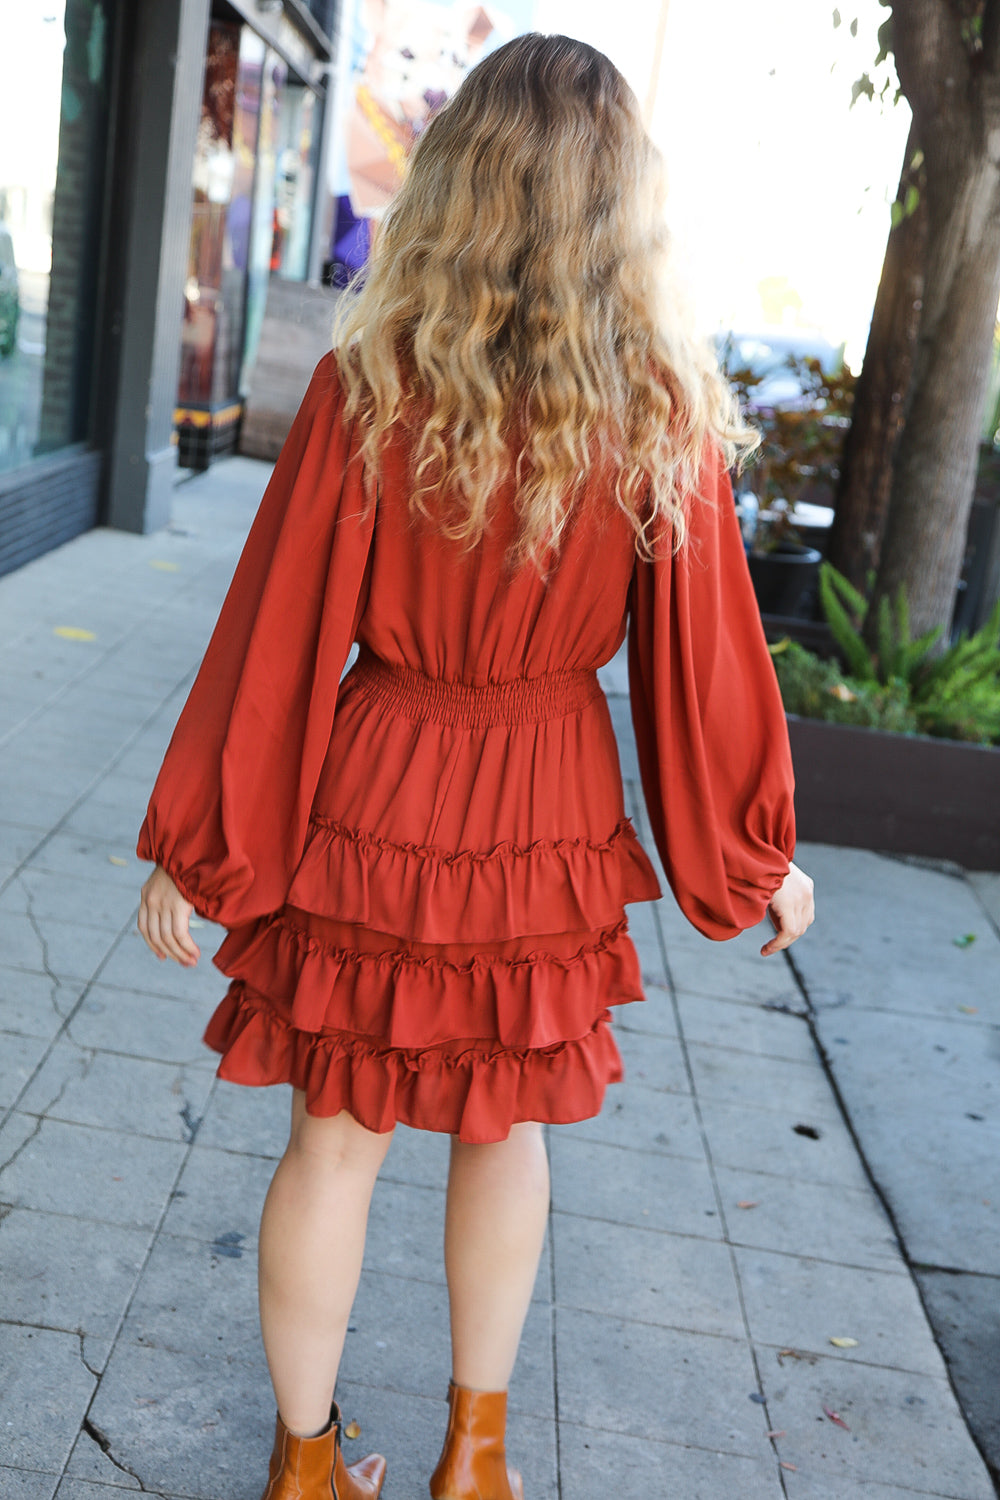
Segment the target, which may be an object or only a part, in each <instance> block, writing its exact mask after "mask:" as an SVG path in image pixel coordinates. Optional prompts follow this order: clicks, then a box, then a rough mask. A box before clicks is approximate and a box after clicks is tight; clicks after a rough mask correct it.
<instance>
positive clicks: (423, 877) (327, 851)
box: [288, 816, 660, 943]
mask: <svg viewBox="0 0 1000 1500" xmlns="http://www.w3.org/2000/svg"><path fill="white" fill-rule="evenodd" d="M659 895H660V887H659V883H658V881H657V878H656V874H655V872H654V870H653V867H652V865H651V864H650V861H649V858H648V856H647V855H646V853H645V851H644V850H643V848H642V846H641V844H640V843H639V840H638V838H637V837H636V833H635V829H634V828H633V827H632V824H631V823H630V822H629V820H628V819H627V818H626V819H623V820H622V821H621V822H620V823H619V824H618V825H617V827H616V828H615V829H614V830H613V831H612V833H611V835H610V837H608V838H606V839H604V840H602V841H597V840H593V839H588V838H576V839H560V840H554V839H540V840H537V841H536V842H535V843H532V844H530V845H528V846H527V847H520V846H518V845H517V844H513V843H502V844H498V845H496V846H495V847H494V848H492V849H491V850H490V851H489V852H488V853H484V854H479V853H473V852H470V851H463V852H462V853H459V854H452V853H449V852H448V851H447V850H444V849H438V848H434V847H433V846H420V845H417V844H395V843H392V842H390V841H389V840H388V839H385V838H381V837H379V836H378V835H376V834H373V833H367V832H363V831H359V830H357V829H353V828H348V827H346V826H345V825H344V824H342V823H339V822H337V821H336V820H335V819H332V818H325V817H318V816H314V817H313V819H312V821H311V823H310V829H309V838H308V841H307V844H306V849H305V853H304V855H303V857H302V860H301V861H300V863H299V867H298V869H297V871H296V874H295V878H294V881H293V883H292V887H291V890H290V892H289V895H288V902H289V905H291V906H295V907H299V908H303V909H305V910H306V911H310V912H316V913H320V914H326V915H329V916H336V917H338V918H340V919H341V920H343V921H345V922H356V923H359V924H361V925H363V926H365V927H370V928H373V929H374V930H376V931H378V932H385V933H392V934H393V935H395V936H396V937H404V938H415V939H417V940H418V941H420V942H425V943H455V942H458V943H461V942H484V941H485V942H493V941H495V940H497V939H505V938H513V937H518V936H528V937H530V936H537V935H539V934H544V933H551V932H580V931H591V932H597V931H601V930H602V929H605V928H607V927H609V926H611V925H612V924H613V923H616V922H618V921H620V920H621V915H622V908H623V907H624V906H626V905H627V904H628V903H630V902H633V901H655V900H656V899H657V897H658V896H659Z"/></svg>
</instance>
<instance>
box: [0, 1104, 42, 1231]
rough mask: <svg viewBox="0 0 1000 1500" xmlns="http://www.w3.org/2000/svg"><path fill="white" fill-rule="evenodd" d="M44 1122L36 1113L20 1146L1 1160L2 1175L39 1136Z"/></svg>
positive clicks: (0, 1171)
mask: <svg viewBox="0 0 1000 1500" xmlns="http://www.w3.org/2000/svg"><path fill="white" fill-rule="evenodd" d="M44 1123H45V1122H44V1117H43V1116H42V1115H36V1116H35V1123H34V1125H33V1126H32V1127H31V1129H30V1131H29V1132H28V1134H27V1135H26V1136H25V1138H24V1140H23V1141H22V1142H21V1144H20V1145H19V1146H18V1147H16V1148H15V1150H14V1151H12V1152H11V1154H10V1156H8V1158H7V1160H6V1161H5V1162H0V1177H2V1176H3V1174H4V1172H6V1170H7V1168H8V1167H12V1166H13V1165H14V1163H15V1162H16V1161H17V1158H18V1157H19V1156H20V1154H21V1152H22V1151H23V1150H24V1149H25V1147H26V1146H30V1145H31V1143H32V1141H33V1140H34V1139H35V1137H36V1136H37V1134H38V1132H39V1131H40V1130H41V1128H42V1125H43V1124H44ZM10 1206H11V1207H12V1208H13V1206H14V1205H13V1204H11V1205H10Z"/></svg>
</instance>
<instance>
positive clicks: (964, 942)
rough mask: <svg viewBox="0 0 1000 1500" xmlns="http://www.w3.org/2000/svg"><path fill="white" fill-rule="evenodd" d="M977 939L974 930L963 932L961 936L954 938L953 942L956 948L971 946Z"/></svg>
mask: <svg viewBox="0 0 1000 1500" xmlns="http://www.w3.org/2000/svg"><path fill="white" fill-rule="evenodd" d="M975 941H976V934H975V933H974V932H963V933H962V936H961V937H957V938H952V942H953V943H954V944H955V947H956V948H971V947H972V945H973V943H974V942H975Z"/></svg>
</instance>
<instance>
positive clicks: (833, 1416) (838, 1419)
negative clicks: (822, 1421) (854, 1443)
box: [823, 1406, 851, 1432]
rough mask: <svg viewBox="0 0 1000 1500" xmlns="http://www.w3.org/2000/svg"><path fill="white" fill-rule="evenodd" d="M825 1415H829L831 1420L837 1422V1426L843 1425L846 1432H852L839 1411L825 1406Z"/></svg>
mask: <svg viewBox="0 0 1000 1500" xmlns="http://www.w3.org/2000/svg"><path fill="white" fill-rule="evenodd" d="M823 1415H824V1416H825V1417H829V1418H830V1421H831V1422H836V1424H837V1426H838V1427H842V1428H843V1429H844V1431H845V1432H850V1430H851V1429H850V1428H849V1427H848V1425H847V1423H846V1422H845V1421H844V1419H843V1417H842V1416H841V1415H840V1413H839V1412H835V1411H831V1410H830V1408H829V1407H828V1406H824V1408H823Z"/></svg>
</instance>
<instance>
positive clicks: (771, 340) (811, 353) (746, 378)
mask: <svg viewBox="0 0 1000 1500" xmlns="http://www.w3.org/2000/svg"><path fill="white" fill-rule="evenodd" d="M714 344H715V352H716V356H717V358H718V361H719V364H720V365H721V366H722V369H723V370H724V371H725V372H726V373H727V374H729V375H730V376H732V377H734V381H735V383H736V384H737V386H740V385H742V384H745V385H746V387H747V390H746V404H747V407H748V409H749V410H750V411H751V412H753V411H755V410H760V411H774V410H776V409H777V408H780V407H786V408H787V407H792V408H800V407H803V406H814V405H815V403H816V395H815V390H814V389H813V386H814V382H812V381H810V380H809V379H807V378H806V379H804V378H803V371H804V370H807V369H808V366H809V365H810V364H812V363H813V362H814V361H815V362H816V364H818V366H819V370H820V371H821V372H822V374H823V375H826V376H835V375H838V374H839V373H840V371H841V370H842V369H843V365H844V346H843V344H840V345H835V344H831V343H830V341H829V340H828V339H825V338H823V337H822V335H821V334H818V333H810V332H809V331H808V330H807V329H802V330H798V329H792V330H788V331H783V330H779V329H769V328H765V329H762V330H761V331H760V332H759V333H736V332H733V331H732V330H730V331H729V332H727V333H722V332H720V333H717V334H716V336H715V339H714ZM814 368H815V366H814ZM741 394H742V393H741Z"/></svg>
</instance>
